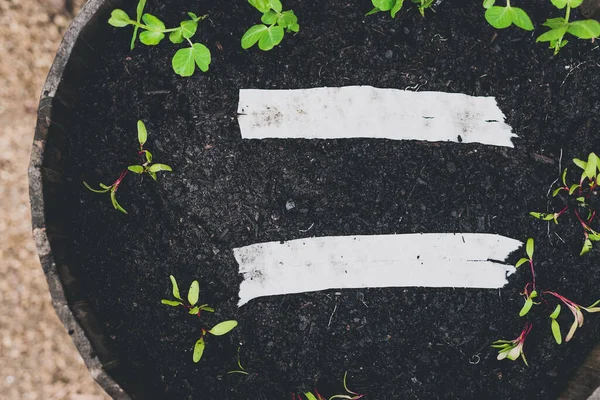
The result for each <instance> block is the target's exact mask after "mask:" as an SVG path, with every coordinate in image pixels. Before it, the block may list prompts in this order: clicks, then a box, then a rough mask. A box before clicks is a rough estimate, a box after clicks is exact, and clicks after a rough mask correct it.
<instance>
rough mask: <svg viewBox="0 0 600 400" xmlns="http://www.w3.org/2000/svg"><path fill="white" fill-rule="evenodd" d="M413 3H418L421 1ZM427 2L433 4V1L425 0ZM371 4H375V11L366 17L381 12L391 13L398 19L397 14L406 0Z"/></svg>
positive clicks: (378, 0)
mask: <svg viewBox="0 0 600 400" xmlns="http://www.w3.org/2000/svg"><path fill="white" fill-rule="evenodd" d="M413 1H414V2H415V3H416V2H419V1H420V0H416V1H415V0H413ZM425 2H429V3H433V0H431V1H429V0H425ZM371 3H373V9H372V10H371V11H369V12H368V13H367V14H366V15H372V14H375V13H378V12H380V11H384V12H386V11H389V12H390V15H391V16H392V18H396V14H398V11H400V9H401V8H402V6H403V5H404V0H371Z"/></svg>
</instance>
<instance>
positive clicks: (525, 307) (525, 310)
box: [519, 297, 533, 317]
mask: <svg viewBox="0 0 600 400" xmlns="http://www.w3.org/2000/svg"><path fill="white" fill-rule="evenodd" d="M531 306H533V300H531V297H528V298H527V299H526V300H525V304H523V308H521V311H519V317H523V316H525V315H527V313H528V312H529V310H531Z"/></svg>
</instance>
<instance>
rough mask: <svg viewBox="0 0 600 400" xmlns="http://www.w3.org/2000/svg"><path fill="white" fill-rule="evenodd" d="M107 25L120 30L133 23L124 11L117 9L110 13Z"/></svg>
mask: <svg viewBox="0 0 600 400" xmlns="http://www.w3.org/2000/svg"><path fill="white" fill-rule="evenodd" d="M108 23H109V24H110V25H112V26H114V27H115V28H122V27H124V26H127V25H129V24H131V23H133V21H132V20H130V19H129V15H127V13H126V12H125V11H123V10H120V9H118V8H117V9H115V10H113V11H112V13H110V18H109V20H108Z"/></svg>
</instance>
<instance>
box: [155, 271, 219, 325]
mask: <svg viewBox="0 0 600 400" xmlns="http://www.w3.org/2000/svg"><path fill="white" fill-rule="evenodd" d="M169 278H170V279H171V285H172V286H173V297H174V298H175V299H176V300H168V299H163V300H161V301H160V302H161V303H162V304H166V305H168V306H171V307H179V306H183V307H185V308H187V309H188V310H189V314H195V315H197V316H198V317H199V316H200V313H201V312H202V311H206V312H215V310H214V308H212V307H209V306H208V304H202V305H197V304H198V297H199V296H200V285H199V284H198V281H193V282H192V284H191V285H190V289H189V290H188V295H187V302H186V301H185V300H183V298H182V297H181V294H180V293H179V286H178V285H177V280H176V279H175V277H174V276H173V275H169Z"/></svg>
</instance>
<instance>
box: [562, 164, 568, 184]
mask: <svg viewBox="0 0 600 400" xmlns="http://www.w3.org/2000/svg"><path fill="white" fill-rule="evenodd" d="M567 169H568V168H565V170H564V171H563V173H562V183H563V185H565V186H567Z"/></svg>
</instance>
